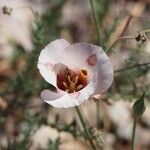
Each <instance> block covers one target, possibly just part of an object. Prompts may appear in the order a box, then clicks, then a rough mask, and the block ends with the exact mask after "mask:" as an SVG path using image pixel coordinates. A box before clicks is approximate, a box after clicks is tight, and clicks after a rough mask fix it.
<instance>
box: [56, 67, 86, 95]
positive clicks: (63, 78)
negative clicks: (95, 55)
mask: <svg viewBox="0 0 150 150" xmlns="http://www.w3.org/2000/svg"><path fill="white" fill-rule="evenodd" d="M87 79H88V72H87V70H84V69H82V70H79V71H76V72H75V71H73V70H70V69H69V68H66V69H65V70H63V71H61V72H59V73H58V74H57V86H58V88H59V89H61V90H63V91H66V92H68V93H73V92H77V91H79V90H81V89H83V88H84V87H85V86H86V85H87V84H88V80H87Z"/></svg>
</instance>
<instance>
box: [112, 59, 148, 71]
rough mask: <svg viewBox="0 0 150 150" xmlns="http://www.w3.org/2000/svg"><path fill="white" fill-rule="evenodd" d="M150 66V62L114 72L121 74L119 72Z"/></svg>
mask: <svg viewBox="0 0 150 150" xmlns="http://www.w3.org/2000/svg"><path fill="white" fill-rule="evenodd" d="M149 65H150V62H147V63H143V64H135V65H133V66H129V67H126V68H122V69H117V70H115V71H114V72H115V73H119V72H122V71H126V70H129V69H133V68H136V67H143V66H149Z"/></svg>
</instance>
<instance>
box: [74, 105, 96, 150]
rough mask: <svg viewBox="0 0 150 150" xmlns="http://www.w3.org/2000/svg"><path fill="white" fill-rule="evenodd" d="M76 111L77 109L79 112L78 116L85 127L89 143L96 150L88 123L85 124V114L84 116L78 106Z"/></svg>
mask: <svg viewBox="0 0 150 150" xmlns="http://www.w3.org/2000/svg"><path fill="white" fill-rule="evenodd" d="M75 109H76V112H77V114H78V116H79V119H80V122H81V124H82V126H83V128H84V132H85V134H86V136H87V138H88V141H89V143H90V145H91V147H92V149H93V150H96V147H95V145H94V143H93V140H92V137H91V133H90V131H89V129H88V127H87V124H86V122H85V121H84V119H83V114H82V112H81V111H80V109H79V107H78V106H76V107H75Z"/></svg>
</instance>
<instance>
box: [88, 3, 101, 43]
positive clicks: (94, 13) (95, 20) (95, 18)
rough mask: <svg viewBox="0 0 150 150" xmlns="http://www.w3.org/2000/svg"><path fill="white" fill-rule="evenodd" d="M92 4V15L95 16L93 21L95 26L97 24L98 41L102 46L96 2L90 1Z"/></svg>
mask: <svg viewBox="0 0 150 150" xmlns="http://www.w3.org/2000/svg"><path fill="white" fill-rule="evenodd" d="M90 4H91V8H92V14H93V19H94V24H95V29H96V34H97V41H98V43H99V44H100V30H99V23H98V20H97V17H96V12H95V9H94V0H90Z"/></svg>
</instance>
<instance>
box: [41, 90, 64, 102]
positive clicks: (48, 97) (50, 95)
mask: <svg viewBox="0 0 150 150" xmlns="http://www.w3.org/2000/svg"><path fill="white" fill-rule="evenodd" d="M63 94H64V93H62V92H60V91H56V92H53V91H51V90H48V89H45V90H43V91H42V92H41V98H42V99H43V100H44V101H53V100H56V99H58V98H60V97H62V96H63Z"/></svg>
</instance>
